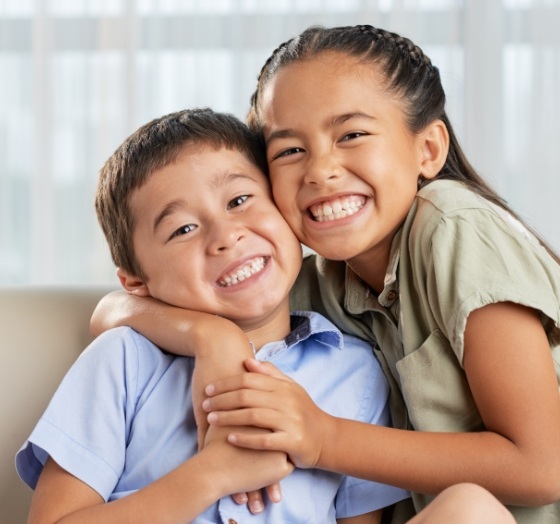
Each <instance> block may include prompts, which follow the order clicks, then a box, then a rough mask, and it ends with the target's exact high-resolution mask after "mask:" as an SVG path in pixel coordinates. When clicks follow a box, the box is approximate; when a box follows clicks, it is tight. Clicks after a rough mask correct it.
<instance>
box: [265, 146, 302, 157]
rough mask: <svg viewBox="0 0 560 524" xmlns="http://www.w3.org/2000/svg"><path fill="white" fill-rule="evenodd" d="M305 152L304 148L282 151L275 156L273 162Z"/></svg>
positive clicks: (291, 148)
mask: <svg viewBox="0 0 560 524" xmlns="http://www.w3.org/2000/svg"><path fill="white" fill-rule="evenodd" d="M303 151H304V149H303V148H302V147H290V148H289V149H284V150H282V151H280V153H277V154H276V155H274V157H273V160H275V159H276V158H282V157H286V156H291V155H297V154H298V153H303Z"/></svg>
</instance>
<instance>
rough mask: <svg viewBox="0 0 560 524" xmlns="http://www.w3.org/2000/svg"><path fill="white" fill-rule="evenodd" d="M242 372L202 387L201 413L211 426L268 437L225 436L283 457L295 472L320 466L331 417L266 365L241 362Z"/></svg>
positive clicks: (296, 385)
mask: <svg viewBox="0 0 560 524" xmlns="http://www.w3.org/2000/svg"><path fill="white" fill-rule="evenodd" d="M245 366H246V368H247V370H249V371H250V372H251V373H244V374H241V375H237V376H234V377H229V378H226V379H223V380H219V381H216V382H214V383H212V384H211V385H209V386H208V387H207V388H206V394H207V395H208V397H209V398H207V399H206V400H205V401H204V403H203V408H204V410H205V411H206V412H208V413H209V415H208V422H209V423H210V424H211V425H216V426H256V427H261V428H266V429H268V430H269V432H264V433H259V434H247V433H245V432H243V431H234V432H230V433H229V435H228V441H229V442H230V443H232V444H235V445H236V446H240V447H244V448H250V449H258V450H276V451H284V452H286V453H288V455H289V456H290V459H291V461H292V462H293V463H294V464H295V465H296V466H297V467H300V468H310V467H314V466H316V465H317V464H318V463H319V460H320V456H321V451H322V449H323V446H324V443H325V442H326V441H327V439H329V438H330V437H331V435H333V434H334V417H331V416H329V415H328V414H326V413H325V412H323V411H322V410H320V409H319V408H318V407H317V406H316V405H315V403H314V402H313V400H312V399H311V398H310V397H309V395H308V394H307V392H306V391H305V390H304V389H303V388H302V387H301V386H299V385H298V384H296V383H295V382H294V381H293V380H291V379H290V378H289V377H287V376H286V375H284V374H283V373H281V372H280V371H278V369H277V368H276V367H275V366H273V365H272V364H270V363H266V362H258V361H257V360H254V359H248V360H247V361H245Z"/></svg>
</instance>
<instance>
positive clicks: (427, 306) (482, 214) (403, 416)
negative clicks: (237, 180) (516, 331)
mask: <svg viewBox="0 0 560 524" xmlns="http://www.w3.org/2000/svg"><path fill="white" fill-rule="evenodd" d="M505 301H508V302H514V303H518V304H522V305H524V306H527V307H530V308H533V309H535V310H538V311H540V312H541V318H542V323H543V326H544V328H545V330H546V333H547V335H548V339H549V342H550V346H551V350H552V353H553V357H554V360H555V363H556V374H557V376H558V377H560V266H559V265H558V264H557V263H556V261H555V260H554V259H553V258H552V257H551V256H550V255H549V254H548V253H547V251H546V250H545V249H544V248H543V247H542V246H541V245H540V244H539V243H538V241H537V240H536V239H535V238H534V236H533V235H532V234H530V233H529V232H528V231H527V230H526V228H525V227H524V226H523V225H522V224H521V223H519V222H518V221H517V220H515V219H514V218H513V217H512V216H511V215H509V214H508V213H507V212H505V211H504V210H502V209H501V208H499V207H498V206H496V205H494V204H492V203H490V202H489V201H487V200H486V199H484V198H481V197H479V196H478V195H476V194H475V193H473V192H472V191H470V190H468V189H467V188H466V187H465V186H464V185H463V184H461V183H459V182H454V181H449V180H438V181H434V182H432V183H430V184H428V185H427V186H426V187H424V188H423V189H421V190H420V191H419V192H418V195H417V197H416V199H415V201H414V204H413V206H412V208H411V210H410V212H409V214H408V216H407V218H406V221H405V223H404V224H403V226H402V228H401V229H400V231H399V233H398V234H397V235H396V236H395V239H394V241H393V245H392V250H391V256H390V263H389V267H388V270H387V274H386V276H385V287H384V289H383V291H382V293H381V294H380V295H379V296H376V295H375V293H374V292H373V291H372V290H371V289H370V288H369V287H368V286H367V285H366V284H365V283H364V282H363V281H362V280H361V279H360V278H359V277H358V276H357V275H356V274H355V273H353V272H352V270H351V269H350V268H349V267H348V266H346V264H345V263H344V262H333V261H329V260H326V259H324V258H321V257H319V256H315V255H310V256H308V257H306V259H305V260H304V264H303V268H302V271H301V274H300V276H299V279H298V282H297V283H296V286H295V287H294V291H293V293H292V303H291V306H292V308H293V309H312V310H314V311H318V312H320V313H322V314H324V315H325V316H327V317H328V318H330V319H331V320H332V321H333V322H334V323H335V324H336V325H337V326H338V327H339V328H340V329H341V330H343V331H346V332H348V333H350V334H353V335H356V336H359V337H362V338H364V339H366V340H369V341H371V342H377V344H374V351H375V354H376V355H377V357H378V358H379V360H380V362H381V365H382V366H383V368H384V371H385V373H386V375H387V377H388V379H389V382H390V384H391V390H392V391H391V410H392V416H393V424H394V426H395V427H397V428H405V429H415V430H420V431H444V432H467V431H480V430H483V429H484V425H483V422H482V419H481V416H480V413H479V412H478V409H477V407H476V404H475V402H474V400H473V397H472V394H471V391H470V389H469V386H468V383H467V379H466V375H465V372H464V370H463V367H462V363H463V343H464V332H465V325H466V320H467V317H468V315H469V313H470V312H472V311H473V310H475V309H477V308H480V307H483V306H485V305H488V304H492V303H496V302H505ZM488 349H489V350H491V348H488ZM530 349H531V348H527V358H530ZM559 382H560V380H559ZM558 439H559V445H560V435H559V436H558ZM519 482H523V479H519ZM413 497H414V503H415V507H416V509H417V510H419V509H421V508H422V507H424V506H425V505H426V504H427V503H428V502H429V498H428V497H424V496H422V495H420V494H413ZM510 510H511V511H512V512H513V513H514V516H515V518H516V519H517V521H518V522H521V523H529V522H531V523H537V522H538V523H539V524H547V523H549V522H550V523H553V522H554V523H558V522H560V502H557V503H556V504H552V505H550V506H545V507H540V508H519V507H515V508H513V507H510Z"/></svg>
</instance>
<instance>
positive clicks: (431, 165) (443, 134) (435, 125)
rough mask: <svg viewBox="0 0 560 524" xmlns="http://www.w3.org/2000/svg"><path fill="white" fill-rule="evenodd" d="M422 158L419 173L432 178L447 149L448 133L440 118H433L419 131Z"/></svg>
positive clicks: (443, 161)
mask: <svg viewBox="0 0 560 524" xmlns="http://www.w3.org/2000/svg"><path fill="white" fill-rule="evenodd" d="M421 138H422V160H421V171H420V175H421V176H422V177H423V178H427V179H431V178H434V177H435V176H436V175H437V174H438V173H439V172H440V171H441V168H442V167H443V165H444V164H445V160H446V159H447V152H448V151H449V133H448V132H447V126H446V125H445V124H444V123H443V122H442V121H441V120H439V119H438V120H434V121H433V122H432V123H431V124H429V125H428V126H427V127H426V129H424V130H423V131H422V133H421Z"/></svg>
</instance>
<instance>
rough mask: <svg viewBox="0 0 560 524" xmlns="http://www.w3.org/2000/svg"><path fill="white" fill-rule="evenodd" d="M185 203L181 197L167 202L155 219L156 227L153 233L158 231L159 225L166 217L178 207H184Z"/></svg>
mask: <svg viewBox="0 0 560 524" xmlns="http://www.w3.org/2000/svg"><path fill="white" fill-rule="evenodd" d="M183 205H184V202H183V201H182V200H179V199H177V200H172V201H171V202H169V203H167V204H166V205H165V207H164V208H163V209H162V210H161V212H160V213H159V214H158V215H157V216H156V218H155V220H154V227H153V229H152V231H153V233H155V232H156V230H157V228H158V227H159V225H160V224H161V222H162V221H163V219H164V218H166V217H168V216H169V215H171V214H172V213H174V212H175V210H176V209H177V208H179V207H182V206H183Z"/></svg>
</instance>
